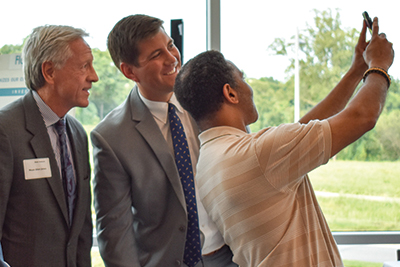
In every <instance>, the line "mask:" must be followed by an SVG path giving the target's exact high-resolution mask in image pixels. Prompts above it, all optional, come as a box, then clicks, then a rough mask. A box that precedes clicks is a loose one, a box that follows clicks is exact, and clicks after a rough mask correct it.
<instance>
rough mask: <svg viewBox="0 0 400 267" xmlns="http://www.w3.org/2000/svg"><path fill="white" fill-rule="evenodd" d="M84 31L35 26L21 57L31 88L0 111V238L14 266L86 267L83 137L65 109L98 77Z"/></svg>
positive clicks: (81, 102)
mask: <svg viewBox="0 0 400 267" xmlns="http://www.w3.org/2000/svg"><path fill="white" fill-rule="evenodd" d="M85 36H87V33H85V32H84V31H83V30H81V29H76V28H73V27H69V26H54V25H48V26H43V27H37V28H35V29H34V30H33V32H32V34H31V35H30V37H29V38H28V40H27V42H26V44H25V46H24V49H23V54H22V56H23V65H24V74H25V81H26V85H27V87H28V88H29V89H30V91H29V92H28V93H27V94H26V95H25V96H23V97H21V98H20V99H18V100H16V101H15V102H13V103H11V104H9V105H8V106H6V107H4V108H3V109H1V110H0V242H1V245H2V248H3V253H4V260H5V261H6V262H7V263H8V264H10V265H11V266H13V267H18V266H21V267H26V266H32V267H34V266H40V267H44V266H49V267H55V266H60V267H61V266H63V267H66V266H68V267H72V266H74V267H75V266H91V258H90V250H91V246H92V219H91V209H90V203H91V194H90V166H89V153H88V141H87V135H86V132H85V131H84V129H83V127H82V125H81V124H80V123H79V122H78V121H77V120H76V119H74V118H73V117H72V116H70V115H68V114H67V112H68V111H69V110H70V109H71V108H73V107H76V106H78V107H86V106H87V105H88V104H89V102H88V96H89V89H90V88H91V86H92V83H93V82H96V81H97V80H98V77H97V74H96V72H95V70H94V68H93V64H92V62H93V55H92V51H91V49H90V47H89V46H88V44H87V43H86V42H85V40H84V39H83V38H84V37H85Z"/></svg>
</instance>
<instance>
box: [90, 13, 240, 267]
mask: <svg viewBox="0 0 400 267" xmlns="http://www.w3.org/2000/svg"><path fill="white" fill-rule="evenodd" d="M162 23H163V22H162V21H161V20H159V19H157V18H153V17H150V16H146V15H134V16H128V17H126V18H123V19H122V20H120V21H119V22H118V23H117V24H116V25H115V26H114V28H113V30H112V31H111V32H110V34H109V36H108V49H109V51H110V54H111V57H112V59H113V61H114V63H115V65H116V66H117V67H118V68H119V69H120V70H121V72H122V73H123V74H124V75H125V76H126V77H127V78H128V79H131V80H133V81H135V82H136V86H135V87H134V88H133V90H132V91H131V93H130V94H129V96H128V98H127V99H126V101H125V102H124V103H123V104H122V105H121V106H119V107H118V108H116V109H115V110H113V111H112V112H111V113H110V114H109V115H108V116H107V117H106V118H105V119H104V120H103V121H102V122H100V124H99V125H98V126H97V127H96V128H95V129H94V130H93V131H92V133H91V138H92V143H93V155H94V175H95V178H94V202H95V209H96V215H97V220H96V221H97V234H98V243H99V249H100V253H101V256H102V258H103V260H104V262H105V265H106V266H107V267H110V266H115V267H117V266H118V267H122V266H218V267H223V266H237V265H236V264H234V263H233V262H232V253H231V251H230V249H229V247H227V246H225V244H224V241H223V239H222V236H221V234H220V233H219V232H218V230H217V228H216V226H215V225H214V223H213V222H212V221H211V220H209V218H208V216H207V214H206V213H205V210H204V207H203V206H202V205H201V203H200V202H199V201H196V200H195V201H194V202H195V204H196V202H197V210H198V220H199V226H200V230H201V233H200V232H199V231H198V230H197V233H198V236H199V238H200V240H199V242H198V244H199V246H200V247H201V248H200V249H198V250H197V249H196V252H198V253H199V255H200V256H199V257H198V258H196V259H195V260H193V261H191V262H189V261H187V255H188V254H187V253H186V252H185V251H187V249H186V248H187V247H189V246H187V245H186V242H187V241H188V240H190V238H187V236H189V235H190V234H191V233H192V232H191V231H187V228H188V221H189V219H188V212H187V207H186V206H187V203H186V201H185V194H184V189H183V186H182V184H181V181H180V180H181V179H180V174H179V171H178V168H177V166H176V163H175V157H174V148H173V141H172V133H171V131H170V126H169V122H168V106H169V104H174V105H175V106H176V109H177V114H178V116H179V118H180V119H181V121H182V124H183V128H184V130H185V135H186V137H187V138H186V139H187V141H188V147H189V154H190V157H191V163H192V167H193V168H192V169H193V172H195V166H196V162H197V157H198V150H199V141H198V139H197V134H198V129H197V127H196V126H195V123H194V121H193V120H192V118H191V117H190V116H189V115H188V113H187V112H186V111H185V110H184V109H182V108H181V106H180V105H179V103H178V102H177V100H176V98H175V96H174V94H173V85H174V83H175V77H176V75H177V73H178V71H179V69H180V67H181V60H180V53H179V51H178V49H177V48H176V46H175V45H174V43H173V40H172V39H171V38H170V37H169V36H168V35H167V34H166V33H165V31H164V28H163V27H162ZM196 236H197V234H196ZM200 243H201V244H200ZM200 250H201V251H200ZM196 264H197V265H196Z"/></svg>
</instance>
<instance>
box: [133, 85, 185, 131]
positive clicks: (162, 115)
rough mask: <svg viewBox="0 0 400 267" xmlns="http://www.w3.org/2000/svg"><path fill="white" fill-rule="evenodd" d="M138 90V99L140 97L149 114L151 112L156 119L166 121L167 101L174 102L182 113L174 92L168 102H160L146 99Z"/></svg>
mask: <svg viewBox="0 0 400 267" xmlns="http://www.w3.org/2000/svg"><path fill="white" fill-rule="evenodd" d="M138 92H139V97H140V99H142V101H143V103H144V104H145V105H146V106H147V108H148V109H149V110H150V112H151V114H153V116H154V117H155V118H156V119H157V120H159V121H162V122H163V123H165V124H166V123H168V103H172V104H174V105H175V107H176V109H177V111H178V113H179V114H183V108H182V106H181V105H180V104H179V102H178V100H177V99H176V96H175V94H172V96H171V99H170V100H169V101H168V102H160V101H152V100H148V99H147V98H145V97H144V96H143V95H142V94H141V93H140V90H138ZM179 114H178V115H179Z"/></svg>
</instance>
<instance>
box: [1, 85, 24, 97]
mask: <svg viewBox="0 0 400 267" xmlns="http://www.w3.org/2000/svg"><path fill="white" fill-rule="evenodd" d="M27 92H29V89H28V88H26V87H21V88H1V89H0V96H22V95H25V94H26V93H27Z"/></svg>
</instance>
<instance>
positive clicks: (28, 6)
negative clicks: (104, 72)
mask: <svg viewBox="0 0 400 267" xmlns="http://www.w3.org/2000/svg"><path fill="white" fill-rule="evenodd" d="M395 1H397V0H388V1H385V2H384V4H379V2H376V1H372V0H364V1H360V0H351V1H349V0H336V1H325V0H302V1H298V0H290V1H271V0H245V1H243V0H241V1H239V0H221V52H222V53H223V54H224V55H225V57H226V58H227V59H229V60H232V61H233V62H234V63H235V64H236V65H237V66H238V67H239V68H240V69H242V70H243V71H244V72H245V73H246V75H247V77H249V78H260V77H273V78H275V79H277V80H281V81H283V80H285V79H286V78H287V74H285V69H286V67H287V66H288V65H289V58H288V57H286V56H275V55H272V51H270V50H268V46H269V45H270V44H272V43H273V41H274V39H275V38H284V39H286V40H290V37H292V36H294V35H295V33H296V30H297V29H298V30H299V31H301V30H304V29H306V27H307V24H309V25H312V23H313V18H314V17H315V13H314V12H313V9H317V10H319V11H324V10H328V9H329V8H330V9H331V10H336V9H339V12H340V17H341V22H342V28H344V29H352V28H356V29H357V30H361V27H362V15H361V14H362V12H363V11H368V12H369V14H370V16H371V17H374V16H377V17H378V18H379V22H380V32H385V33H386V35H387V38H388V39H389V40H390V41H391V42H393V43H394V45H393V47H394V50H395V51H396V50H397V51H400V34H399V29H398V27H399V26H398V24H399V23H396V22H395V20H396V18H397V17H398V12H397V10H398V8H397V6H398V4H397V3H396V2H395ZM4 2H5V3H2V12H1V15H0V25H1V26H0V30H1V31H0V47H2V46H3V45H5V44H21V43H22V41H23V39H24V38H25V37H26V36H27V35H29V34H30V33H31V31H32V29H33V28H35V27H37V26H41V25H45V24H63V25H71V26H74V27H78V28H83V29H84V30H86V31H87V32H88V33H89V34H90V37H89V38H88V40H87V41H88V43H89V45H90V46H91V47H92V48H99V49H101V50H106V39H107V35H108V33H109V32H110V30H111V29H112V27H113V26H114V25H115V23H116V22H118V21H119V20H120V19H121V18H123V17H125V16H127V15H131V14H138V13H140V14H147V15H151V16H155V17H159V18H161V19H163V20H164V22H165V24H164V25H165V28H166V30H167V32H169V25H170V20H171V19H183V22H184V48H183V50H184V53H183V60H184V61H187V60H188V59H190V58H192V57H194V56H195V55H197V54H198V53H201V52H203V51H205V50H206V4H205V3H206V0H170V1H165V0H147V1H143V0H141V1H137V0H113V1H109V2H105V1H94V0H85V1H82V0H70V1H68V3H67V2H66V1H62V2H61V1H60V2H56V1H54V0H35V1H32V0H21V1H18V2H13V1H4ZM292 56H293V55H292ZM399 64H400V63H399ZM399 64H398V63H397V62H396V60H395V62H394V64H393V65H392V67H391V69H390V70H389V74H391V75H392V77H394V78H397V79H398V78H400V75H399V74H400V66H398V65H399Z"/></svg>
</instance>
